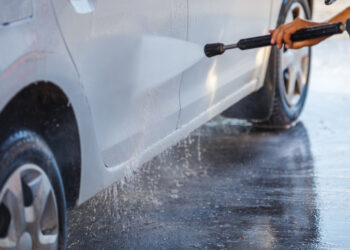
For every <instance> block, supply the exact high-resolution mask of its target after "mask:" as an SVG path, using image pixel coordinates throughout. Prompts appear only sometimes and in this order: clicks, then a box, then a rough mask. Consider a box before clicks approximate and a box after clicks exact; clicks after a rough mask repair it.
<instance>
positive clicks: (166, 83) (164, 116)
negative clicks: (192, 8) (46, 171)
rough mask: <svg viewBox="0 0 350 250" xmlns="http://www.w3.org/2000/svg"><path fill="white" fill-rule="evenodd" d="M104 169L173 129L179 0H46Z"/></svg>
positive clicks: (181, 26)
mask: <svg viewBox="0 0 350 250" xmlns="http://www.w3.org/2000/svg"><path fill="white" fill-rule="evenodd" d="M52 1H53V3H54V7H55V10H56V14H57V17H58V21H59V25H60V27H61V30H62V33H63V37H64V38H65V40H66V44H67V47H68V50H69V51H70V53H71V56H72V58H73V60H74V62H75V64H76V67H77V71H78V72H79V74H80V78H81V81H82V84H83V86H84V87H85V92H86V95H87V101H88V102H89V104H90V107H91V112H92V116H93V120H94V125H95V129H96V133H97V140H98V144H99V147H100V150H101V152H102V155H103V158H104V161H105V163H106V165H107V166H116V165H118V164H120V163H122V162H125V161H126V160H129V159H130V158H132V156H134V155H137V154H139V153H140V152H141V151H143V150H144V149H146V148H147V147H149V146H150V145H152V144H154V143H155V142H157V141H159V140H160V139H161V138H164V137H165V136H166V135H168V134H170V133H171V132H173V131H174V130H175V129H176V124H177V121H178V117H179V110H180V104H179V88H180V80H181V73H182V71H183V70H184V68H187V67H188V65H187V64H188V62H185V61H184V60H183V57H182V53H185V50H186V49H184V48H187V47H188V46H190V45H188V43H187V42H186V34H187V0H152V1H151V0H144V1H140V0H69V1H68V0H66V1H62V0H52Z"/></svg>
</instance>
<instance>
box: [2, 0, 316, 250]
mask: <svg viewBox="0 0 350 250" xmlns="http://www.w3.org/2000/svg"><path fill="white" fill-rule="evenodd" d="M311 10H312V0H284V1H277V0H244V1H242V0H152V1H148V0H145V1H139V0H12V1H2V2H1V8H0V111H1V113H0V249H58V248H59V249H64V248H65V242H66V208H67V207H68V208H71V207H74V206H77V205H80V204H82V203H83V202H84V201H86V200H88V199H89V198H91V197H92V196H93V195H95V194H96V193H97V192H99V191H101V190H102V189H104V188H106V187H107V186H109V185H111V184H112V183H114V182H116V181H118V180H120V179H121V178H123V177H124V176H125V175H126V174H127V173H128V172H130V169H134V168H135V167H137V166H140V165H141V164H142V163H144V162H146V161H148V160H150V159H151V158H152V157H154V156H155V155H157V154H159V153H160V152H161V151H162V150H164V149H166V148H167V147H169V146H170V145H172V144H174V143H176V142H178V141H179V140H180V139H182V138H184V137H186V136H187V135H188V134H189V133H190V132H191V131H193V130H194V129H195V128H197V127H199V126H200V125H202V124H203V123H205V122H206V121H208V120H209V119H211V118H212V117H214V116H216V115H218V114H220V113H223V115H224V116H227V117H236V118H243V119H247V120H250V121H252V122H253V123H254V124H257V125H260V126H270V127H281V126H285V127H286V126H289V125H291V124H293V122H294V121H295V120H296V119H297V118H298V116H299V114H300V112H301V110H302V108H303V104H304V102H305V98H306V94H307V87H308V76H309V68H310V49H309V48H306V49H302V50H298V51H292V50H281V51H278V50H277V49H271V48H261V49H253V50H248V51H240V50H235V51H230V52H227V53H226V54H224V55H221V56H218V57H213V58H207V57H205V55H204V52H203V48H204V45H205V44H207V43H214V42H223V43H233V42H236V41H237V40H239V39H241V38H245V37H250V36H257V35H263V34H266V33H268V30H269V29H270V28H274V27H276V25H278V24H281V23H284V22H288V21H292V20H293V18H296V17H301V18H310V17H311ZM234 104H235V105H234Z"/></svg>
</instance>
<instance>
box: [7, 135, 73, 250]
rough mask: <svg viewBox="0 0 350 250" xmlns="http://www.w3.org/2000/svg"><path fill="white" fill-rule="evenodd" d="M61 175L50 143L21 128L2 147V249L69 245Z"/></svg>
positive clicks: (59, 247) (63, 247)
mask: <svg viewBox="0 0 350 250" xmlns="http://www.w3.org/2000/svg"><path fill="white" fill-rule="evenodd" d="M65 243H66V204H65V196H64V190H63V184H62V180H61V176H60V173H59V170H58V167H57V164H56V161H55V158H54V156H53V154H52V152H51V150H50V149H49V147H48V146H47V145H46V143H45V142H44V141H43V140H42V139H41V138H40V137H39V136H38V135H36V134H35V133H33V132H30V131H25V130H22V131H18V132H16V133H14V134H13V135H12V136H10V137H9V138H8V139H7V140H6V141H5V142H4V143H3V144H2V145H1V149H0V249H65Z"/></svg>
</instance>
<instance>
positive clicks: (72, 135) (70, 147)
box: [0, 81, 82, 207]
mask: <svg viewBox="0 0 350 250" xmlns="http://www.w3.org/2000/svg"><path fill="white" fill-rule="evenodd" d="M18 129H29V130H31V131H34V132H35V133H37V134H38V135H40V136H41V137H42V138H43V139H44V140H45V141H46V143H47V144H48V146H49V147H50V148H51V150H52V152H53V154H54V156H55V158H56V161H57V163H58V165H59V168H60V172H61V176H62V179H63V184H64V189H65V190H66V192H65V193H66V200H67V204H68V207H72V206H74V205H75V203H76V201H77V199H78V198H79V189H80V181H81V162H82V159H81V146H80V139H79V129H78V123H77V119H76V116H75V112H74V110H73V107H72V105H71V104H70V101H69V98H68V97H67V95H66V94H65V93H64V92H63V90H62V89H61V88H59V87H58V86H57V85H56V84H54V83H52V82H45V81H40V82H35V83H32V84H29V85H27V86H26V87H24V88H23V89H22V90H20V91H19V92H18V93H17V94H16V95H15V96H14V97H13V98H12V99H11V100H10V101H9V102H8V103H7V105H6V106H5V107H4V109H3V110H2V112H1V114H0V140H1V141H4V140H6V138H7V137H8V136H9V134H11V133H14V132H15V131H16V130H18ZM68 190H69V192H68Z"/></svg>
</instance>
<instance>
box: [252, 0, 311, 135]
mask: <svg viewBox="0 0 350 250" xmlns="http://www.w3.org/2000/svg"><path fill="white" fill-rule="evenodd" d="M297 17H299V18H303V19H310V18H311V12H310V7H309V5H308V2H307V1H306V0H290V1H289V2H288V3H287V5H286V8H285V11H284V12H283V13H282V16H281V18H280V24H283V23H289V22H292V21H293V20H294V19H295V18H297ZM273 50H274V51H273V52H272V55H273V56H274V58H273V62H272V63H270V65H269V66H270V67H273V68H269V69H268V72H270V74H271V73H272V74H274V75H275V79H276V80H275V81H276V84H275V96H274V103H273V111H272V114H271V116H270V118H269V119H268V120H267V121H264V122H258V123H255V125H257V126H263V127H265V126H266V127H271V128H285V127H290V126H291V125H293V123H295V121H296V120H297V119H298V118H299V116H300V114H301V112H302V110H303V107H304V104H305V101H306V96H307V92H308V86H309V74H310V61H311V49H310V48H309V47H306V48H302V49H299V50H288V49H285V48H284V49H281V50H277V49H276V48H273Z"/></svg>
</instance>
